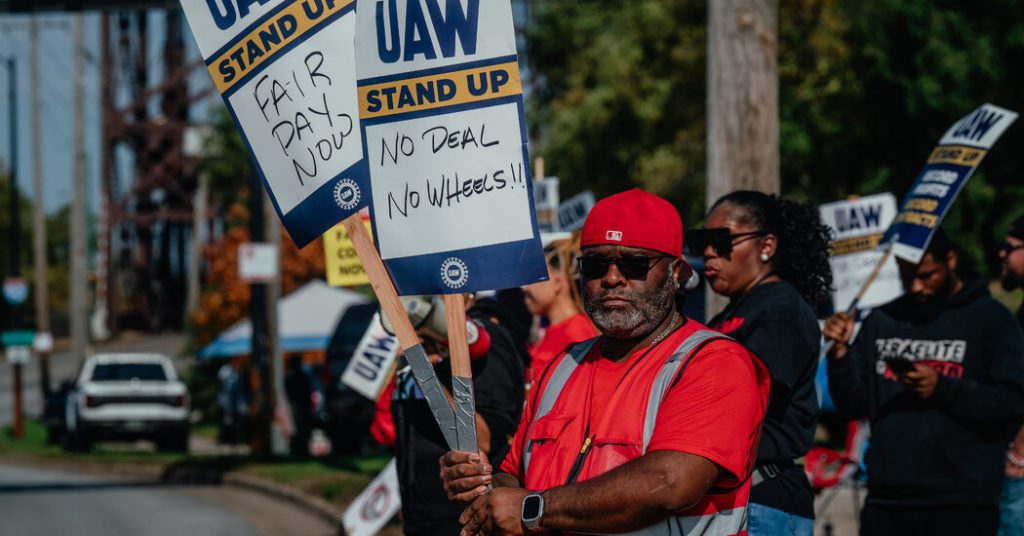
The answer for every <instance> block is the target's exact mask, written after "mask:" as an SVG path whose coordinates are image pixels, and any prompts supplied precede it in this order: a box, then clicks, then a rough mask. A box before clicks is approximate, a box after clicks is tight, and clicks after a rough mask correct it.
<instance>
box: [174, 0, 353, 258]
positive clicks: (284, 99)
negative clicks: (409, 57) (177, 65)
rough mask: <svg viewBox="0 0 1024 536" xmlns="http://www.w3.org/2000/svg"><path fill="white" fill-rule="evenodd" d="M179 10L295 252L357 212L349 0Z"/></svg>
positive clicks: (193, 5) (282, 0)
mask: <svg viewBox="0 0 1024 536" xmlns="http://www.w3.org/2000/svg"><path fill="white" fill-rule="evenodd" d="M181 6H182V9H183V10H184V12H185V16H186V17H187V18H188V22H189V26H190V27H191V28H192V34H193V35H194V36H195V38H196V42H197V43H198V45H199V51H200V53H201V54H202V56H203V59H204V60H205V61H206V65H207V68H208V70H209V72H210V76H212V77H213V83H214V86H216V88H217V90H218V91H220V93H221V95H222V96H223V97H224V103H225V104H226V105H227V108H228V110H229V111H230V112H231V115H232V117H233V118H234V120H235V124H236V125H237V126H238V128H239V130H240V132H241V135H242V139H243V140H244V141H245V145H246V147H247V148H248V150H249V153H250V156H251V157H252V159H253V163H254V164H255V167H256V170H257V172H258V173H259V174H260V177H262V178H263V181H264V184H265V185H266V187H267V191H268V192H269V193H270V198H271V199H272V200H273V202H274V208H275V209H276V210H277V213H278V215H279V216H280V217H281V220H282V221H283V222H284V225H285V228H286V229H287V230H288V233H289V234H290V235H291V237H292V240H293V241H294V242H295V243H296V245H298V246H299V247H302V246H304V245H306V244H307V243H309V242H310V241H311V240H313V239H314V238H316V237H318V236H320V235H322V234H323V233H324V232H325V231H327V230H328V229H330V228H331V227H332V226H333V225H334V224H335V223H337V222H339V221H341V220H342V219H344V218H346V217H348V216H350V215H351V214H352V213H354V212H356V211H358V210H359V208H361V207H363V206H365V205H366V203H367V201H368V197H369V196H368V192H366V188H367V180H368V171H367V170H366V164H365V162H364V161H363V160H362V157H363V147H362V140H361V138H360V135H359V112H358V109H357V100H356V86H355V52H354V49H353V39H354V35H355V19H356V16H355V12H354V10H355V0H260V1H259V2H254V1H251V0H249V1H242V0H238V1H237V2H236V1H234V0H221V1H217V2H215V1H213V0H205V1H204V0H181Z"/></svg>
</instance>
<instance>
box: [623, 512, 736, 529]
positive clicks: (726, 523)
mask: <svg viewBox="0 0 1024 536" xmlns="http://www.w3.org/2000/svg"><path fill="white" fill-rule="evenodd" d="M745 530H747V508H746V507H745V506H741V507H738V508H733V509H731V510H725V511H722V512H717V513H714V514H707V515H703V516H686V517H670V518H668V519H666V520H665V521H662V522H660V523H655V524H654V525H651V526H649V527H646V528H642V529H640V530H635V531H633V532H627V533H625V534H624V536H735V535H736V534H740V533H742V532H743V531H745Z"/></svg>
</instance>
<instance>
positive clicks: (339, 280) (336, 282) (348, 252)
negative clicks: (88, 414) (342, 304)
mask: <svg viewBox="0 0 1024 536" xmlns="http://www.w3.org/2000/svg"><path fill="white" fill-rule="evenodd" d="M360 217H362V219H363V224H364V225H366V227H367V228H368V229H369V228H370V214H369V212H368V211H367V212H365V213H364V212H362V211H360ZM324 261H325V262H324V267H325V269H326V271H327V284H328V285H330V286H332V287H355V286H359V285H366V284H369V283H370V278H368V277H366V271H365V270H363V263H362V262H360V261H359V255H357V254H356V249H355V248H354V247H352V239H350V238H349V237H348V232H347V231H345V226H344V225H341V224H340V223H339V224H338V225H335V226H334V227H331V229H330V230H328V231H327V232H326V233H324Z"/></svg>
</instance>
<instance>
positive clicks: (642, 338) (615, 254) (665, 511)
mask: <svg viewBox="0 0 1024 536" xmlns="http://www.w3.org/2000/svg"><path fill="white" fill-rule="evenodd" d="M682 244H683V229H682V222H681V221H680V219H679V214H678V213H677V212H676V210H675V208H674V207H672V205H671V204H669V203H668V202H667V201H665V200H664V199H661V198H659V197H657V196H654V195H651V194H648V193H645V192H642V191H640V190H637V189H634V190H630V191H628V192H623V193H621V194H617V195H613V196H611V197H608V198H606V199H603V200H601V201H600V202H599V203H597V205H595V206H594V208H593V210H592V211H591V213H590V215H589V216H588V217H587V220H586V222H585V223H584V227H583V237H582V239H581V246H582V249H583V256H582V259H581V260H580V270H581V277H582V281H583V294H584V296H583V298H584V305H585V307H586V311H587V315H588V316H589V317H590V319H591V320H592V321H593V322H594V324H595V325H596V326H597V328H598V330H599V331H600V332H601V336H599V337H597V338H595V339H591V340H590V341H586V342H583V343H580V344H578V345H575V346H574V347H572V348H571V349H570V350H569V351H568V352H565V353H563V354H562V355H560V356H559V357H557V358H556V359H555V361H554V362H553V363H552V365H551V366H550V367H548V369H547V370H546V371H545V373H544V374H543V376H542V377H541V378H539V379H538V380H537V385H536V386H535V388H534V389H533V391H532V392H531V393H530V398H529V400H528V401H527V405H526V409H525V413H524V415H523V419H522V420H521V421H520V423H519V427H518V429H517V431H516V435H515V438H514V440H513V444H512V447H511V451H510V452H509V454H508V456H507V457H506V458H505V460H504V462H503V463H502V464H501V467H500V471H499V472H497V473H495V472H494V471H493V467H492V466H491V465H490V464H489V463H488V461H487V459H486V457H483V456H481V455H480V454H479V453H469V452H455V451H453V452H449V453H447V454H446V455H445V456H444V457H442V459H441V478H442V480H443V481H444V484H445V489H446V490H447V492H448V496H449V498H451V499H453V500H455V501H460V502H463V503H465V504H468V507H467V508H466V510H465V511H464V512H463V514H462V516H461V518H460V522H461V523H462V524H463V525H464V529H463V534H466V535H472V534H528V533H532V532H539V531H548V530H557V531H566V532H590V533H592V532H627V531H637V530H642V531H643V534H709V533H711V534H722V535H731V534H745V533H746V520H747V514H746V504H747V499H748V496H749V493H750V482H749V476H750V471H751V468H752V466H753V461H754V456H755V453H756V447H757V439H758V431H759V430H760V426H761V422H762V420H763V418H764V413H765V409H766V406H767V400H768V391H769V376H768V372H767V369H766V368H765V366H764V365H763V364H762V363H761V362H760V361H759V360H758V359H757V358H756V357H754V356H753V355H752V354H750V353H749V352H748V351H747V350H746V349H744V348H743V347H742V346H740V345H739V344H738V343H736V342H734V341H732V340H730V339H728V338H725V337H723V336H720V335H717V334H714V333H713V332H711V331H710V330H708V328H706V327H704V326H702V325H700V324H699V323H697V322H696V321H694V320H690V319H687V318H685V317H683V316H682V315H680V314H679V312H678V311H677V310H676V307H675V302H674V295H675V292H676V289H677V286H678V283H677V282H678V281H679V280H680V277H679V276H680V273H681V272H684V271H685V272H687V273H685V274H683V275H689V274H688V272H689V270H690V268H689V267H688V266H687V265H686V264H685V261H683V259H682ZM684 279H685V278H684Z"/></svg>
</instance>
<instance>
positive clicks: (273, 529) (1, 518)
mask: <svg viewBox="0 0 1024 536" xmlns="http://www.w3.org/2000/svg"><path fill="white" fill-rule="evenodd" d="M336 533H337V527H335V526H331V525H330V524H328V523H325V522H324V521H323V520H321V519H320V518H319V517H317V516H314V515H311V514H309V513H308V512H306V511H304V510H300V509H298V508H296V507H295V506H292V505H291V504H288V503H284V502H279V501H275V500H272V499H269V498H267V497H266V496H264V495H262V494H259V493H256V492H252V491H248V490H244V489H239V488H235V487H231V486H167V485H161V484H157V483H153V482H136V481H123V480H116V479H109V480H105V479H101V478H96V477H91V476H83V475H77V474H72V473H65V472H58V471H50V470H40V469H34V468H28V467H15V466H11V465H0V535H4V536H5V535H12V536H13V535H18V536H32V535H37V534H38V535H51V534H68V535H93V534H97V535H100V534H102V535H137V534H146V535H164V534H167V535H175V536H180V535H183V534H184V535H200V534H202V535H204V536H205V535H232V536H233V535H267V536H273V535H277V534H301V535H311V536H320V535H329V534H336Z"/></svg>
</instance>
